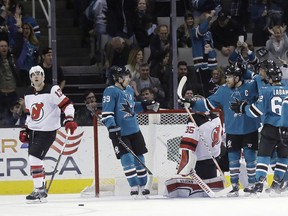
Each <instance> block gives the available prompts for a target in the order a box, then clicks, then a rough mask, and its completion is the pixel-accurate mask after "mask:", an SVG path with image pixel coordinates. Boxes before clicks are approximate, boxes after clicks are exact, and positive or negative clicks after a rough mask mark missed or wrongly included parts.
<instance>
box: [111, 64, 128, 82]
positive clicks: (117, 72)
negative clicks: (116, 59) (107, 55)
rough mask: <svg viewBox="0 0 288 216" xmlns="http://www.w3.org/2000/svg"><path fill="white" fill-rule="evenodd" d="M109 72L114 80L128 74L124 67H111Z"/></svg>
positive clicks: (116, 80)
mask: <svg viewBox="0 0 288 216" xmlns="http://www.w3.org/2000/svg"><path fill="white" fill-rule="evenodd" d="M111 74H112V77H113V79H114V81H115V82H118V81H119V78H120V77H121V78H123V76H127V75H130V71H129V70H128V69H127V68H126V67H118V66H112V67H111Z"/></svg>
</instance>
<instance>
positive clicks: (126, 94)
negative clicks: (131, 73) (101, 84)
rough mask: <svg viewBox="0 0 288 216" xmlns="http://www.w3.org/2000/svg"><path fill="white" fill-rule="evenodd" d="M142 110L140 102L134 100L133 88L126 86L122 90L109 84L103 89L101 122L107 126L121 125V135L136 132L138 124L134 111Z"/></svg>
mask: <svg viewBox="0 0 288 216" xmlns="http://www.w3.org/2000/svg"><path fill="white" fill-rule="evenodd" d="M142 111H144V109H143V107H142V104H141V102H135V101H134V90H133V89H132V87H131V86H127V87H126V89H124V90H122V89H120V88H118V87H117V86H109V87H107V88H106V89H105V90H104V93H103V98H102V122H103V123H104V124H105V126H106V127H107V128H109V127H112V126H119V127H121V135H122V136H126V135H131V134H134V133H137V132H138V131H139V130H140V129H139V125H138V122H137V118H136V112H142Z"/></svg>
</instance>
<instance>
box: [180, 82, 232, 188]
mask: <svg viewBox="0 0 288 216" xmlns="http://www.w3.org/2000/svg"><path fill="white" fill-rule="evenodd" d="M186 81H187V77H186V76H183V77H182V79H181V80H180V82H179V85H178V88H177V94H178V97H179V98H180V99H181V100H184V98H183V97H182V91H183V87H184V85H185V83H186ZM184 108H185V110H186V112H187V114H188V116H189V118H190V119H191V121H192V122H193V123H194V124H195V125H196V128H197V130H198V132H199V136H200V138H201V140H202V142H203V144H204V146H205V148H206V149H207V151H208V152H209V154H210V157H211V159H212V160H213V162H214V164H215V166H216V167H217V169H218V171H219V173H220V175H221V176H222V178H223V181H224V182H225V184H227V180H226V178H225V175H224V173H223V171H222V170H221V168H220V166H219V164H218V162H217V160H216V159H215V157H214V156H213V155H212V152H211V149H210V148H209V146H208V145H207V143H206V140H205V139H204V137H203V136H202V133H201V131H200V129H199V127H198V126H197V124H196V122H195V120H194V118H193V116H192V114H191V112H190V111H189V109H188V108H187V107H186V106H184Z"/></svg>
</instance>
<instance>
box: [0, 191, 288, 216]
mask: <svg viewBox="0 0 288 216" xmlns="http://www.w3.org/2000/svg"><path fill="white" fill-rule="evenodd" d="M47 199H48V202H47V203H41V204H26V203H25V196H24V195H13V196H10V195H7V196H4V195H2V196H0V215H1V216H16V215H17V216H18V215H19V216H34V215H35V216H46V215H49V216H60V215H61V216H67V215H78V216H81V215H85V216H92V215H93V216H132V215H133V216H135V215H137V216H142V215H143V216H144V215H145V216H148V215H151V216H160V215H161V216H162V215H163V216H166V215H167V216H168V215H175V216H176V215H180V216H181V215H199V216H208V215H210V216H213V215H224V214H225V215H233V216H238V215H239V216H243V215H245V216H249V215H253V216H257V215H259V216H265V215H277V214H281V215H287V212H288V205H287V203H288V195H287V196H281V197H269V196H268V195H266V196H265V197H256V196H255V197H243V196H242V197H237V198H226V197H221V198H186V199H184V198H182V199H180V198H178V199H168V198H165V197H163V196H160V195H154V196H151V197H150V199H145V198H143V197H142V198H141V199H140V198H139V199H138V200H134V199H133V198H132V197H129V196H104V197H100V198H96V197H93V198H82V197H80V195H79V194H61V195H55V194H51V195H49V196H48V198H47ZM79 204H84V206H79Z"/></svg>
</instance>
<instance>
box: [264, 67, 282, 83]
mask: <svg viewBox="0 0 288 216" xmlns="http://www.w3.org/2000/svg"><path fill="white" fill-rule="evenodd" d="M267 79H271V80H272V82H273V83H274V82H280V81H281V80H282V71H281V69H280V68H279V67H278V66H274V67H269V68H268V69H267Z"/></svg>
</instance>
